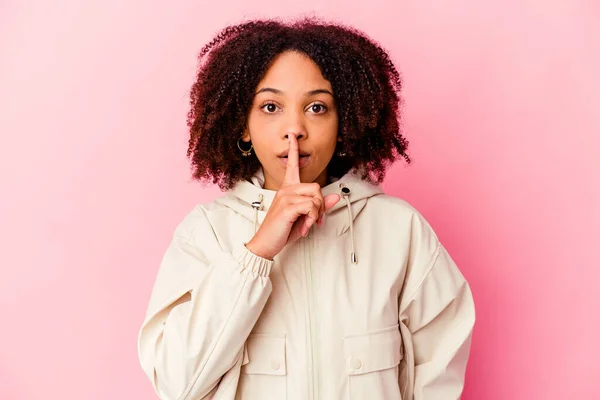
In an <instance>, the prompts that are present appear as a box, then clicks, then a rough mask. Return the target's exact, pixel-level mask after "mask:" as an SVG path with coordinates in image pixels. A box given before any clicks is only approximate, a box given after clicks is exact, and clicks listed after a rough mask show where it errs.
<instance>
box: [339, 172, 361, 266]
mask: <svg viewBox="0 0 600 400" xmlns="http://www.w3.org/2000/svg"><path fill="white" fill-rule="evenodd" d="M339 186H340V189H341V195H342V198H343V199H344V200H345V201H346V206H347V209H348V220H349V222H350V243H351V245H352V253H351V254H350V262H352V264H356V263H358V260H357V258H356V250H355V249H354V218H352V207H351V206H350V189H349V188H347V187H346V185H344V184H343V183H340V185H339Z"/></svg>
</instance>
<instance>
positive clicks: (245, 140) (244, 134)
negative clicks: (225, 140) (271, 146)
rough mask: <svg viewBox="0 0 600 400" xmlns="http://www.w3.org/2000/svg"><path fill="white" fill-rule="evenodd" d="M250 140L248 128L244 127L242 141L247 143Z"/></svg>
mask: <svg viewBox="0 0 600 400" xmlns="http://www.w3.org/2000/svg"><path fill="white" fill-rule="evenodd" d="M250 140H251V137H250V132H249V131H248V128H244V131H243V132H242V142H246V143H248V142H249V141H250Z"/></svg>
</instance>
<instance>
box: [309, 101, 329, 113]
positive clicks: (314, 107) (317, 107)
mask: <svg viewBox="0 0 600 400" xmlns="http://www.w3.org/2000/svg"><path fill="white" fill-rule="evenodd" d="M308 110H309V111H310V112H311V113H313V114H323V113H325V112H326V111H327V106H326V105H325V104H321V103H313V104H311V105H310V106H308Z"/></svg>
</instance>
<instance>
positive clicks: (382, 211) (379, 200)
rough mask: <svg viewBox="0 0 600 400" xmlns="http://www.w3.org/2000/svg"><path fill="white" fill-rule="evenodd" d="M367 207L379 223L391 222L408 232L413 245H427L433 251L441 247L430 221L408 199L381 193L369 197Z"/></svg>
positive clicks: (405, 232) (396, 228)
mask: <svg viewBox="0 0 600 400" xmlns="http://www.w3.org/2000/svg"><path fill="white" fill-rule="evenodd" d="M367 207H368V208H369V209H370V210H371V212H372V213H373V214H371V215H372V216H373V218H375V219H376V220H377V222H378V223H385V224H389V225H390V226H392V227H393V228H394V229H395V230H400V231H402V232H401V233H402V234H408V235H409V237H410V241H411V244H412V245H415V244H421V245H425V246H426V247H428V248H429V251H430V252H432V253H434V252H435V251H436V250H437V248H438V247H439V245H440V241H439V239H438V236H437V234H436V233H435V231H434V230H433V227H432V226H431V224H430V223H429V221H428V220H427V219H426V218H425V217H424V216H423V214H421V212H420V211H419V210H418V209H417V208H416V207H415V206H414V205H412V204H411V203H409V202H408V201H407V200H405V199H402V198H400V197H396V196H390V195H388V194H380V195H377V196H373V197H371V198H369V201H368V205H367Z"/></svg>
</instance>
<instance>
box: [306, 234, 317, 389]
mask: <svg viewBox="0 0 600 400" xmlns="http://www.w3.org/2000/svg"><path fill="white" fill-rule="evenodd" d="M312 235H313V233H312V231H310V232H309V235H308V236H307V238H306V239H307V240H306V241H305V242H304V245H305V246H306V262H305V264H304V265H305V272H306V296H307V302H308V320H309V332H310V360H309V374H308V375H309V381H310V383H312V385H309V387H312V393H311V399H318V390H319V374H318V369H317V364H318V353H317V343H318V341H317V332H316V316H315V307H314V288H313V273H312V260H311V253H310V251H311V249H310V246H311V244H312V240H311V239H312Z"/></svg>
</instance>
